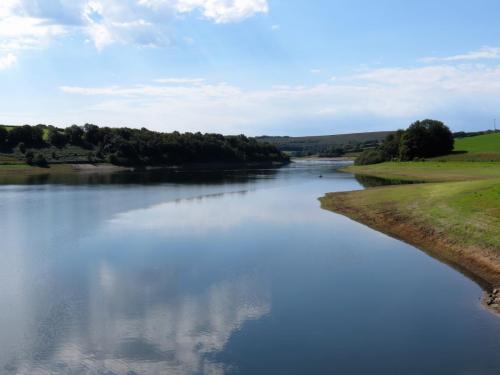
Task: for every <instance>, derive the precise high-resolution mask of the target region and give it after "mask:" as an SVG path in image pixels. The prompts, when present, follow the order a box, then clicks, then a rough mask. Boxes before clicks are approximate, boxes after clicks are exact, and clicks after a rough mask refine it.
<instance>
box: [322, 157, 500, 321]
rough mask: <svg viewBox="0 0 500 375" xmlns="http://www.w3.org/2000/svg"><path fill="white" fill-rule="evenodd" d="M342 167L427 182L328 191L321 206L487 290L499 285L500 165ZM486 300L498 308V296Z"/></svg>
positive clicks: (377, 165) (499, 301)
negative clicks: (409, 246) (418, 251)
mask: <svg viewBox="0 0 500 375" xmlns="http://www.w3.org/2000/svg"><path fill="white" fill-rule="evenodd" d="M346 170H347V171H349V172H352V173H356V174H360V175H366V176H374V177H381V178H389V179H402V180H407V181H411V180H413V181H426V182H430V183H424V184H410V185H395V186H385V187H376V188H368V189H366V190H362V191H353V192H341V193H329V194H326V195H325V196H324V197H323V198H321V199H320V201H321V206H322V207H323V208H324V209H328V210H331V211H334V212H337V213H340V214H343V215H346V216H348V217H349V218H351V219H353V220H356V221H358V222H360V223H363V224H365V225H368V226H370V227H372V228H374V229H376V230H379V231H381V232H384V233H386V234H389V235H391V236H394V237H396V238H399V239H401V240H403V241H405V242H408V243H411V244H413V245H416V246H418V247H420V248H422V249H423V250H425V251H426V252H428V253H429V254H430V255H432V256H434V257H435V258H438V259H440V260H442V261H445V262H447V263H448V264H451V265H453V266H454V267H456V268H457V269H459V270H461V271H462V272H464V273H466V274H467V275H468V276H471V277H472V278H474V279H475V280H477V281H479V282H480V283H481V284H482V285H483V286H485V288H486V289H490V291H491V290H493V289H494V288H495V287H498V286H500V230H499V228H500V163H491V162H408V163H396V162H390V163H382V164H376V165H370V166H352V167H348V168H346ZM490 295H491V294H490ZM485 301H486V300H485ZM487 302H488V304H489V305H491V306H490V307H492V308H493V309H494V310H495V311H497V312H500V294H495V295H494V297H488V299H487Z"/></svg>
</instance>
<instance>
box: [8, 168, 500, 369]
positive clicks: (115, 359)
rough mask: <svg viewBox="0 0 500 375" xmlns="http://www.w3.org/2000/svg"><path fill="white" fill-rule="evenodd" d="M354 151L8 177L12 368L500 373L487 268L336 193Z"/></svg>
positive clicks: (497, 321) (499, 323)
mask: <svg viewBox="0 0 500 375" xmlns="http://www.w3.org/2000/svg"><path fill="white" fill-rule="evenodd" d="M338 167H339V163H334V162H313V161H311V162H300V163H294V164H292V165H290V166H287V167H284V168H281V169H276V170H272V169H267V170H246V171H243V170H241V171H177V172H175V171H170V172H162V171H152V172H136V173H119V174H114V175H108V176H105V175H80V176H67V177H64V176H56V177H49V176H38V177H36V178H27V179H25V180H22V179H19V180H18V181H16V184H14V185H13V184H10V185H0V197H1V199H0V212H1V214H2V218H3V220H2V224H1V226H0V236H1V242H0V243H1V250H2V254H1V255H2V258H1V262H0V374H106V375H112V374H127V375H132V374H342V375H344V374H370V375H373V374H377V375H378V374H381V375H382V374H384V375H386V374H427V375H428V374H440V375H442V374H464V375H465V374H499V373H500V318H498V317H496V316H494V315H493V314H491V313H489V312H488V311H486V310H485V309H484V308H483V307H482V306H481V304H480V299H481V296H482V290H481V288H480V287H479V286H478V285H477V284H476V283H475V282H473V281H472V280H470V279H469V278H467V277H465V276H464V275H462V274H461V273H460V272H457V271H456V270H454V269H453V268H451V267H449V266H448V265H446V264H443V263H441V262H439V261H437V260H435V259H433V258H431V257H429V256H428V255H426V254H425V253H424V252H422V251H420V250H418V249H416V248H415V247H413V246H410V245H407V244H405V243H403V242H401V241H398V240H396V239H393V238H390V237H388V236H386V235H383V234H381V233H378V232H376V231H374V230H371V229H369V228H367V227H365V226H363V225H361V224H359V223H356V222H353V221H351V220H349V219H347V218H345V217H343V216H340V215H337V214H334V213H332V212H329V211H324V210H322V209H321V208H320V204H319V201H318V200H317V198H319V197H321V196H322V195H323V194H324V193H326V192H332V191H346V190H354V189H362V188H363V186H362V185H361V183H360V182H359V181H358V180H357V179H356V178H355V177H354V176H352V175H350V174H345V173H340V172H337V170H336V169H337V168H338ZM320 175H322V178H320V177H319V176H320Z"/></svg>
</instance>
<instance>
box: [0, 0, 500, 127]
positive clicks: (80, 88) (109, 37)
mask: <svg viewBox="0 0 500 375" xmlns="http://www.w3.org/2000/svg"><path fill="white" fill-rule="evenodd" d="M499 14H500V3H499V2H498V1H480V0H479V1H474V2H472V1H456V0H455V1H449V0H445V1H439V2H437V1H428V0H423V1H422V0H421V1H405V2H403V1H395V0H379V1H372V0H353V1H345V0H344V1H340V0H339V1H337V0H309V1H306V0H286V1H285V0H1V1H0V87H1V88H2V90H0V123H6V124H22V123H31V124H35V123H51V124H55V125H60V126H66V125H70V124H72V123H77V124H83V123H86V122H93V123H96V124H98V125H107V126H131V127H142V126H145V127H148V128H151V129H155V130H164V131H172V130H179V131H198V130H199V131H202V132H221V133H225V134H235V133H246V134H249V135H259V134H282V135H285V134H287V135H307V134H335V133H346V132H358V131H359V132H360V131H373V130H386V129H395V128H400V127H405V126H407V125H408V124H409V123H411V122H412V121H414V120H417V119H422V118H429V117H430V118H437V119H440V120H442V121H444V122H446V123H447V124H448V125H449V126H450V127H451V128H452V129H454V130H482V129H486V128H488V127H491V126H492V122H493V118H495V117H497V118H499V119H500V26H499V22H498V15H499Z"/></svg>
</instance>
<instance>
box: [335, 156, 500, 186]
mask: <svg viewBox="0 0 500 375" xmlns="http://www.w3.org/2000/svg"><path fill="white" fill-rule="evenodd" d="M343 171H345V172H350V173H354V174H359V175H367V176H375V177H381V178H390V179H399V180H406V181H426V182H445V181H465V180H484V179H496V178H500V163H497V162H468V161H447V162H440V161H424V162H421V161H415V162H387V163H381V164H374V165H360V166H350V167H347V168H344V169H343Z"/></svg>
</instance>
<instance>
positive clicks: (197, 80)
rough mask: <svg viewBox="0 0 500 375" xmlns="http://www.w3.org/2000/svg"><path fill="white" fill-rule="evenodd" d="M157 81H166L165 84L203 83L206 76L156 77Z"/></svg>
mask: <svg viewBox="0 0 500 375" xmlns="http://www.w3.org/2000/svg"><path fill="white" fill-rule="evenodd" d="M154 82H156V83H164V84H183V83H185V84H192V85H201V84H202V83H203V82H205V78H158V79H155V80H154Z"/></svg>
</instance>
